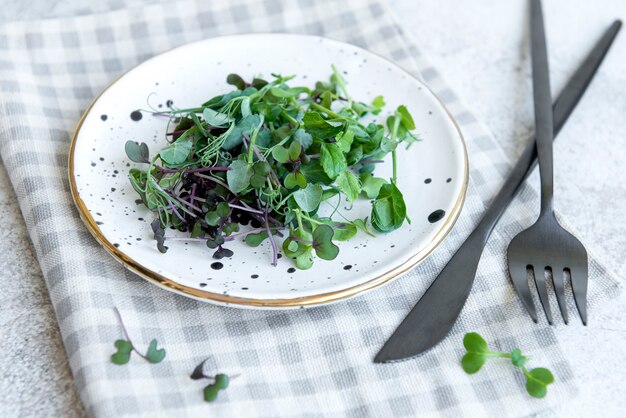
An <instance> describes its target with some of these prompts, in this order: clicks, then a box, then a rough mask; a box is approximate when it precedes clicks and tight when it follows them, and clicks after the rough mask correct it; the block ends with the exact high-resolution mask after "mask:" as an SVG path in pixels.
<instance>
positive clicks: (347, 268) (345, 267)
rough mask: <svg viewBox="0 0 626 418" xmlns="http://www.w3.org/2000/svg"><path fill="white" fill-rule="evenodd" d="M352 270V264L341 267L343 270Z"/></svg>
mask: <svg viewBox="0 0 626 418" xmlns="http://www.w3.org/2000/svg"><path fill="white" fill-rule="evenodd" d="M351 268H352V264H348V265H346V266H343V269H344V270H350V269H351Z"/></svg>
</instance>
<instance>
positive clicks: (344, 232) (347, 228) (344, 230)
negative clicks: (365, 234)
mask: <svg viewBox="0 0 626 418" xmlns="http://www.w3.org/2000/svg"><path fill="white" fill-rule="evenodd" d="M356 233H357V227H356V225H355V224H353V223H346V224H342V225H340V226H337V227H335V228H333V239H334V240H335V241H348V240H349V239H350V238H352V237H354V236H355V235H356Z"/></svg>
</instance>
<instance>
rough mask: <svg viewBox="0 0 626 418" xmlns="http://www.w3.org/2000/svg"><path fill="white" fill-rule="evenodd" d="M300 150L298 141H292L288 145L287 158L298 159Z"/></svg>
mask: <svg viewBox="0 0 626 418" xmlns="http://www.w3.org/2000/svg"><path fill="white" fill-rule="evenodd" d="M300 152H302V146H301V145H300V143H299V142H298V141H293V142H292V143H291V145H289V159H290V160H291V161H298V159H299V158H300Z"/></svg>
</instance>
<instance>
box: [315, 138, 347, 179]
mask: <svg viewBox="0 0 626 418" xmlns="http://www.w3.org/2000/svg"><path fill="white" fill-rule="evenodd" d="M320 162H321V164H322V168H323V169H324V172H325V173H326V174H327V175H328V177H330V178H331V179H334V178H337V176H338V175H339V174H341V173H343V172H344V171H346V169H347V168H348V163H347V161H346V157H345V156H344V155H343V152H341V149H339V147H338V146H337V145H335V144H327V143H322V144H321V145H320Z"/></svg>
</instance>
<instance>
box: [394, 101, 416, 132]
mask: <svg viewBox="0 0 626 418" xmlns="http://www.w3.org/2000/svg"><path fill="white" fill-rule="evenodd" d="M397 112H398V114H399V115H400V122H401V123H402V126H403V127H404V129H406V130H407V131H412V130H413V129H415V122H414V121H413V117H412V116H411V114H410V113H409V110H408V109H407V108H406V106H404V105H400V106H398V109H397Z"/></svg>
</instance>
